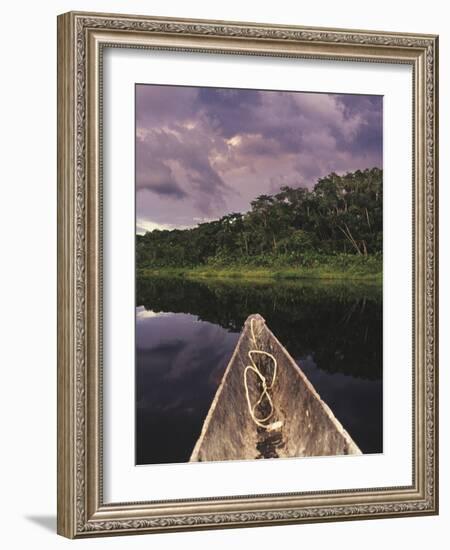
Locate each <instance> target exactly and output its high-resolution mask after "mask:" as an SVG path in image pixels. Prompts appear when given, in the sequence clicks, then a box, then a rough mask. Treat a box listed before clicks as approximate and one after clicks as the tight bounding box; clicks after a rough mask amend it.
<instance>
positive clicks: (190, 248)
mask: <svg viewBox="0 0 450 550" xmlns="http://www.w3.org/2000/svg"><path fill="white" fill-rule="evenodd" d="M382 244H383V173H382V170H380V169H379V168H372V169H367V170H364V171H360V170H358V171H356V172H353V173H348V174H345V175H342V176H340V175H337V174H335V173H332V174H330V175H329V176H327V177H325V178H322V179H320V180H319V181H318V182H317V184H316V185H315V186H314V188H313V189H312V190H311V191H310V190H308V189H306V188H305V187H297V188H293V187H282V188H281V189H280V192H279V193H276V194H274V195H261V196H259V197H257V198H256V199H255V200H254V201H252V203H251V209H250V210H249V211H248V212H246V213H237V212H234V213H231V214H228V215H226V216H223V217H222V218H221V219H219V220H215V221H211V222H207V223H202V224H199V225H198V226H197V227H194V228H190V229H184V230H180V229H174V230H171V231H169V230H154V231H151V232H147V233H146V234H145V235H137V237H136V262H137V267H138V268H139V269H145V270H154V269H167V268H168V269H172V268H187V269H189V268H198V267H199V266H205V267H207V268H208V267H209V268H211V269H220V268H221V267H226V268H229V267H230V266H237V267H238V268H239V267H240V268H242V269H245V268H246V267H250V268H252V267H266V268H277V267H296V266H317V265H320V263H321V259H323V260H324V261H325V262H326V261H329V259H330V258H337V261H338V263H339V265H341V264H342V266H343V267H345V265H346V264H352V265H353V264H354V263H355V262H356V263H358V265H368V266H371V267H370V269H372V270H373V269H374V268H373V266H374V262H375V263H376V265H377V266H378V269H379V266H380V265H381V255H382ZM349 258H350V260H349ZM327 259H328V260H327ZM370 262H372V264H371V263H370Z"/></svg>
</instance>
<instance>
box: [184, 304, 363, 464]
mask: <svg viewBox="0 0 450 550" xmlns="http://www.w3.org/2000/svg"><path fill="white" fill-rule="evenodd" d="M252 328H253V331H252ZM254 334H257V339H256V346H255V342H254V339H253V335H254ZM255 348H257V349H259V350H264V351H267V352H269V353H270V354H272V355H273V356H274V357H275V359H276V361H277V375H276V379H275V382H274V385H273V387H272V389H271V390H270V395H271V398H272V400H273V408H274V412H273V416H272V417H271V418H270V421H269V422H268V423H270V424H272V423H276V424H275V428H276V429H273V430H270V429H269V430H267V429H265V428H262V427H260V426H258V425H257V424H256V423H255V422H254V420H253V419H252V417H251V415H250V413H249V408H248V404H247V398H246V392H245V385H244V370H245V367H246V366H247V365H249V364H251V362H250V359H249V356H248V352H249V351H250V350H252V349H255ZM258 359H259V358H258ZM264 361H265V365H264ZM259 362H260V363H261V368H262V369H264V367H265V368H266V374H267V375H268V376H267V377H268V379H270V380H271V375H272V373H273V362H272V361H269V360H268V359H266V360H265V359H264V358H262V357H261V358H260V359H259ZM248 374H250V376H249V375H248V376H247V382H248V391H249V397H250V401H251V403H256V402H257V400H258V397H259V396H260V395H261V384H260V382H259V380H258V377H257V376H255V375H253V373H248ZM264 404H265V403H264V400H263V402H262V406H264ZM265 405H266V408H265V410H262V411H261V410H256V413H257V416H258V414H259V416H258V417H259V418H261V417H263V416H264V413H266V412H267V410H268V408H267V403H266V404H265ZM348 454H361V451H360V450H359V448H358V446H357V445H356V444H355V443H354V441H353V440H352V439H351V437H350V435H349V434H348V433H347V432H346V431H345V429H344V428H343V427H342V425H341V424H340V422H339V421H338V420H337V419H336V418H335V416H334V415H333V413H332V411H331V410H330V408H329V407H328V406H327V405H326V404H325V403H324V402H323V401H322V400H321V399H320V397H319V395H318V393H317V392H316V390H315V389H314V387H313V386H312V384H311V383H310V382H309V380H308V379H307V378H306V376H305V375H304V374H303V372H302V371H301V369H300V368H299V367H298V365H297V364H296V363H295V361H294V360H293V359H292V357H291V356H290V355H289V353H288V352H287V351H286V349H285V348H284V347H283V346H282V345H281V344H280V342H279V341H278V340H277V338H276V337H275V336H274V334H273V333H272V332H271V331H270V330H269V329H268V327H267V326H266V324H265V321H264V319H263V318H262V317H261V316H260V315H257V314H256V315H251V316H250V317H249V318H248V319H247V321H246V322H245V325H244V328H243V331H242V333H241V336H240V338H239V341H238V344H237V346H236V348H235V350H234V353H233V356H232V357H231V359H230V362H229V364H228V366H227V368H226V371H225V373H224V376H223V378H222V381H221V383H220V385H219V388H218V389H217V392H216V394H215V397H214V399H213V401H212V404H211V407H210V409H209V412H208V415H207V417H206V419H205V422H204V424H203V428H202V431H201V434H200V437H199V439H198V441H197V443H196V445H195V447H194V450H193V452H192V455H191V459H190V460H191V462H197V461H217V460H221V461H223V460H249V459H255V458H275V457H280V458H282V457H306V456H330V455H348Z"/></svg>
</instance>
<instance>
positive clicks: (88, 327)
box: [58, 12, 438, 538]
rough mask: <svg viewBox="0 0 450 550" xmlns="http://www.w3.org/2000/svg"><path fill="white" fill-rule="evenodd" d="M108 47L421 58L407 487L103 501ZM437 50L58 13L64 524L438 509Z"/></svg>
mask: <svg viewBox="0 0 450 550" xmlns="http://www.w3.org/2000/svg"><path fill="white" fill-rule="evenodd" d="M105 46H108V47H134V48H136V47H137V48H149V49H155V48H156V49H168V50H180V51H183V50H184V51H200V52H205V54H206V53H207V52H214V53H235V54H251V55H269V56H292V57H307V58H316V59H324V58H325V59H333V60H358V61H366V62H389V63H406V64H410V65H411V66H412V67H413V90H414V101H413V126H414V140H413V142H414V151H413V158H414V161H413V162H414V167H413V174H414V175H413V179H414V181H413V189H414V196H413V202H414V219H413V221H412V222H413V233H414V243H413V249H414V285H413V286H414V291H413V292H414V296H413V302H414V312H413V313H414V327H413V334H414V343H413V364H414V373H413V396H414V405H415V406H414V418H413V447H414V450H413V476H412V477H413V483H412V485H411V486H407V487H386V488H383V489H359V490H344V491H323V492H320V493H302V494H294V493H289V494H281V495H257V496H246V497H238V496H236V497H232V498H220V497H217V498H208V499H196V500H178V501H166V502H155V501H154V502H152V501H151V500H149V501H148V502H143V503H117V504H116V503H114V504H105V503H104V502H103V499H102V411H101V408H102V407H101V405H102V398H101V396H102V386H101V384H102V370H101V369H102V364H101V363H102V348H101V346H102V333H101V323H102V319H101V313H102V307H101V297H102V250H101V229H102V227H101V219H102V215H101V207H102V204H101V187H102V178H101V176H102V155H101V131H102V130H101V94H100V90H101V86H102V81H101V79H102V72H101V71H102V49H103V47H105ZM437 54H438V38H437V36H432V35H416V34H396V33H385V32H374V31H350V30H341V29H320V28H304V27H292V26H281V25H263V24H254V23H238V22H233V23H231V22H222V21H199V20H197V21H196V20H188V19H169V18H154V17H141V16H130V15H110V14H94V13H74V12H71V13H67V14H64V15H61V16H59V17H58V316H59V322H58V533H60V534H61V535H64V536H66V537H70V538H75V537H77V538H78V537H86V536H92V535H96V536H99V535H118V534H130V533H138V532H141V533H147V532H160V531H174V530H178V531H179V530H187V529H205V528H220V527H222V528H225V527H243V526H255V525H273V524H287V523H302V522H316V521H338V520H348V519H371V518H378V517H397V516H412V515H426V514H437V513H438V438H437V428H438V418H437V410H438V409H437V398H438V384H437V350H438V347H437V320H438V315H437V290H438V289H437V285H438V279H437V262H438V258H437V252H438V246H437V236H438V233H437V231H438V226H437V222H438V220H437V181H438V174H437V148H438V136H437V128H438V125H437V115H438V57H437ZM150 498H151V495H149V499H150Z"/></svg>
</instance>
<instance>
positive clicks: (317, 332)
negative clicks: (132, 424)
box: [136, 277, 383, 464]
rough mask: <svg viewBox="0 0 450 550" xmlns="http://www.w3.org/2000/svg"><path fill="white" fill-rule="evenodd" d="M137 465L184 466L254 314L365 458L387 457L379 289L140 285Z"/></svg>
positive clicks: (298, 284)
mask: <svg viewBox="0 0 450 550" xmlns="http://www.w3.org/2000/svg"><path fill="white" fill-rule="evenodd" d="M136 301H137V305H138V307H137V310H136V429H137V433H136V435H137V437H136V463H137V464H155V463H170V462H186V461H188V460H189V456H190V454H191V452H192V449H193V447H194V444H195V442H196V440H197V438H198V436H199V435H200V431H201V427H202V424H203V421H204V419H205V416H206V414H207V413H208V410H209V406H210V404H211V401H212V399H213V397H214V394H215V392H216V389H217V387H218V385H219V383H220V380H221V378H222V375H223V372H224V370H225V368H226V366H227V363H228V361H229V359H230V357H231V354H232V352H233V350H234V347H235V345H236V343H237V341H238V338H239V333H240V331H241V329H242V327H243V324H244V322H245V320H246V318H247V317H248V315H250V314H251V313H260V314H261V315H262V316H263V317H264V318H265V319H266V323H267V325H268V327H269V328H270V329H271V330H272V332H274V334H275V335H276V336H277V338H278V339H279V340H280V341H281V343H282V344H283V345H284V346H285V347H286V348H287V350H288V351H289V353H290V354H291V355H292V357H294V359H295V360H296V361H297V362H298V363H299V364H300V366H301V368H302V369H303V372H304V373H305V374H306V376H307V377H308V378H309V380H310V381H311V382H312V384H313V385H314V386H315V388H316V390H317V391H318V392H319V394H320V396H321V397H322V399H324V401H325V402H326V403H327V404H328V405H329V406H330V408H331V409H332V411H333V412H334V414H335V415H336V417H337V418H338V419H339V420H340V422H341V423H342V424H343V425H344V427H345V428H346V430H347V431H348V432H349V433H350V435H351V436H352V438H353V439H354V441H355V442H356V443H357V445H359V447H360V449H361V450H362V452H363V453H380V452H382V450H383V448H382V299H381V287H380V286H377V285H368V284H355V283H354V282H349V283H335V282H332V283H329V282H328V283H327V282H323V281H295V282H291V281H275V280H262V281H259V280H258V281H245V282H244V281H243V280H241V279H231V280H217V279H205V281H204V282H203V281H202V282H197V281H190V280H186V279H182V278H156V277H152V278H147V279H138V281H137V296H136Z"/></svg>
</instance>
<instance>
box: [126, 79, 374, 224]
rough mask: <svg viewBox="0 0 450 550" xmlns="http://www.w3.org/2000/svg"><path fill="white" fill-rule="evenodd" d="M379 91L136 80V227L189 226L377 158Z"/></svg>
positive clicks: (370, 164) (242, 209) (369, 165)
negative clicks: (277, 88)
mask: <svg viewBox="0 0 450 550" xmlns="http://www.w3.org/2000/svg"><path fill="white" fill-rule="evenodd" d="M382 101H383V100H382V97H381V96H369V95H349V94H325V93H310V92H286V91H266V90H241V89H232V88H229V89H228V88H200V87H190V86H166V85H152V84H138V85H136V230H137V232H138V233H144V232H145V231H152V230H153V229H173V228H186V227H193V226H196V225H197V224H199V223H202V222H205V221H210V220H213V219H218V218H220V217H221V216H223V215H225V214H229V213H231V212H246V211H248V210H249V209H250V202H251V201H252V200H253V199H255V198H256V197H257V196H259V195H262V194H274V193H277V192H278V191H279V189H280V187H282V186H284V185H289V186H292V187H300V186H304V187H308V188H309V189H311V188H312V187H313V186H314V185H315V183H317V180H318V179H319V178H321V177H324V176H326V175H328V174H329V173H331V172H336V173H338V174H342V173H346V172H349V171H354V170H358V169H360V170H363V169H365V168H373V167H375V166H377V167H379V168H382V162H383V157H382V154H383V143H382V139H383V137H382V136H383V128H382V124H383V115H382V109H383V103H382Z"/></svg>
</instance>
